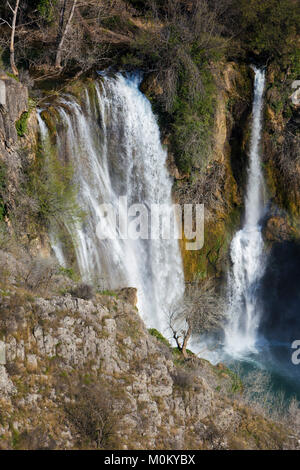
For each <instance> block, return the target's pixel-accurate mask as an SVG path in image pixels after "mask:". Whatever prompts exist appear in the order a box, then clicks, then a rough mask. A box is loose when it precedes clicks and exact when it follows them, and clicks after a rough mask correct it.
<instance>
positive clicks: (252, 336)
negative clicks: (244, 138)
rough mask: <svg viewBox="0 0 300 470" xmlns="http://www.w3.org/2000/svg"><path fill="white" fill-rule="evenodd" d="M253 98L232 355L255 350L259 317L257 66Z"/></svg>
mask: <svg viewBox="0 0 300 470" xmlns="http://www.w3.org/2000/svg"><path fill="white" fill-rule="evenodd" d="M254 71H255V82H254V101H253V109H252V112H253V115H252V130H251V142H250V162H249V168H248V183H247V190H246V198H245V221H244V226H243V228H242V229H241V230H239V231H238V232H237V233H236V235H235V237H234V238H233V240H232V243H231V260H232V269H231V272H230V273H229V280H228V297H229V310H228V322H227V325H226V327H225V350H226V351H227V352H228V353H229V354H231V355H239V354H243V353H247V352H255V351H256V339H257V338H256V335H257V329H258V326H259V321H260V309H259V305H258V301H257V288H258V285H259V281H260V279H261V277H262V275H263V272H264V255H263V239H262V234H261V226H260V219H261V216H262V213H263V184H264V180H263V175H262V171H261V160H260V139H261V129H262V109H263V92H264V84H265V73H264V71H263V70H259V69H256V68H255V69H254Z"/></svg>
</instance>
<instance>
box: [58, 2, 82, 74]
mask: <svg viewBox="0 0 300 470" xmlns="http://www.w3.org/2000/svg"><path fill="white" fill-rule="evenodd" d="M76 3H77V0H73V3H72V7H71V10H70V12H69V18H68V20H67V22H66V25H65V27H64V18H65V13H66V7H67V0H64V2H63V5H62V8H61V14H60V21H59V32H58V46H57V51H56V58H55V67H57V68H61V59H62V51H63V45H64V41H65V38H66V36H67V35H68V32H69V30H70V26H71V22H72V18H73V15H74V11H75V7H76Z"/></svg>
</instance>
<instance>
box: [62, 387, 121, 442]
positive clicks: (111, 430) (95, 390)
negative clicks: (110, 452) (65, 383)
mask: <svg viewBox="0 0 300 470" xmlns="http://www.w3.org/2000/svg"><path fill="white" fill-rule="evenodd" d="M64 409H65V413H66V417H67V419H68V421H69V422H70V423H71V425H72V426H73V427H74V428H75V430H76V431H77V433H79V435H80V438H81V443H82V441H85V440H87V441H89V442H91V443H92V445H93V446H95V447H97V448H98V449H111V448H112V443H113V440H114V436H115V435H116V430H117V424H118V420H119V416H118V413H117V412H116V410H115V409H114V402H113V399H112V396H111V394H110V393H109V392H108V391H107V389H106V388H105V387H104V386H100V385H99V384H98V385H95V384H90V385H82V384H79V385H78V386H77V391H76V392H75V394H74V397H73V401H72V402H70V403H66V404H65V405H64Z"/></svg>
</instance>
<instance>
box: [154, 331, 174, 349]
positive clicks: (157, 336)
mask: <svg viewBox="0 0 300 470" xmlns="http://www.w3.org/2000/svg"><path fill="white" fill-rule="evenodd" d="M148 331H149V333H150V335H151V336H154V338H156V339H158V340H159V341H161V342H162V343H163V344H165V345H166V346H168V347H171V345H170V343H169V341H168V340H167V339H166V338H165V337H164V336H163V335H162V334H161V333H160V332H159V331H158V330H156V329H155V328H149V330H148Z"/></svg>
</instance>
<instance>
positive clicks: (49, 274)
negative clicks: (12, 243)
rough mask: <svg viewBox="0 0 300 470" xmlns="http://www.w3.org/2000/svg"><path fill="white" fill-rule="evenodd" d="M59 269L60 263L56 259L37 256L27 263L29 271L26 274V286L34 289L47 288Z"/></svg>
mask: <svg viewBox="0 0 300 470" xmlns="http://www.w3.org/2000/svg"><path fill="white" fill-rule="evenodd" d="M57 271H58V265H57V262H56V261H55V260H54V259H52V258H35V259H33V260H31V261H30V262H29V263H27V272H26V274H25V276H24V284H25V287H26V288H28V289H30V290H33V291H37V290H39V289H43V288H47V287H49V284H50V281H51V279H52V278H53V276H54V275H55V274H57Z"/></svg>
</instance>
